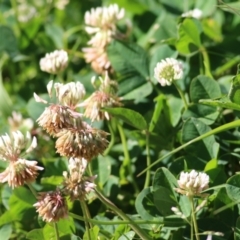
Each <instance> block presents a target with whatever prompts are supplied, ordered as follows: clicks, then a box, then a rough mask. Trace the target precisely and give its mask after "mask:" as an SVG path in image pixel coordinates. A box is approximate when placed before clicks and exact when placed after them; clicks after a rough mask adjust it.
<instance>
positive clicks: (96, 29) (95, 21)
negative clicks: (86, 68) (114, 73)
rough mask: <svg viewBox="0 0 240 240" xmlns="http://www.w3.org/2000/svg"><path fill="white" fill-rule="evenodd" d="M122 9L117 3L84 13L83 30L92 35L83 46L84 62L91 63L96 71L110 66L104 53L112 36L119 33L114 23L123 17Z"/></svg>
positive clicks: (101, 70) (101, 71)
mask: <svg viewBox="0 0 240 240" xmlns="http://www.w3.org/2000/svg"><path fill="white" fill-rule="evenodd" d="M124 14H125V11H124V9H120V8H119V7H118V5H117V4H112V5H110V6H109V7H97V8H95V9H94V8H92V9H91V10H90V11H87V12H86V13H85V16H84V19H85V24H86V25H87V26H86V27H85V30H86V32H87V33H88V34H90V35H92V38H91V39H90V41H88V45H90V47H87V48H83V49H82V51H83V52H84V56H85V59H86V62H88V63H91V66H92V68H93V69H94V70H95V71H96V72H97V73H103V72H104V71H105V70H107V69H109V68H110V62H109V60H108V57H107V54H106V47H107V45H108V44H109V43H110V42H111V41H112V39H113V38H114V37H116V36H117V35H119V33H118V31H117V28H116V24H117V22H118V21H119V20H121V19H122V18H123V17H124Z"/></svg>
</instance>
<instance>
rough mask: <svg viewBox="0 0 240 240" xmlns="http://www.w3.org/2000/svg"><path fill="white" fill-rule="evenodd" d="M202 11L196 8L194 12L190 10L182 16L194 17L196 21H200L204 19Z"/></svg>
mask: <svg viewBox="0 0 240 240" xmlns="http://www.w3.org/2000/svg"><path fill="white" fill-rule="evenodd" d="M202 14H203V13H202V10H200V9H198V8H195V9H193V10H190V11H188V12H185V13H183V14H182V15H181V16H182V17H192V18H196V19H200V18H201V17H202Z"/></svg>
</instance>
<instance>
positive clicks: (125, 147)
mask: <svg viewBox="0 0 240 240" xmlns="http://www.w3.org/2000/svg"><path fill="white" fill-rule="evenodd" d="M118 131H119V134H120V138H121V141H122V146H123V152H124V160H123V163H122V166H123V167H127V169H128V174H129V175H130V178H131V180H132V184H133V187H134V189H135V193H139V189H138V186H137V183H136V181H135V178H134V176H133V172H132V166H131V159H130V155H129V152H128V145H127V141H126V138H125V134H124V132H123V128H122V126H121V124H118Z"/></svg>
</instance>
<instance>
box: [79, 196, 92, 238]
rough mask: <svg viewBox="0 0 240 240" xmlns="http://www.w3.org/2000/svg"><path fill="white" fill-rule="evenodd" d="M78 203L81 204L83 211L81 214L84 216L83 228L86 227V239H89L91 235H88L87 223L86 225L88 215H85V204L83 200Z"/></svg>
mask: <svg viewBox="0 0 240 240" xmlns="http://www.w3.org/2000/svg"><path fill="white" fill-rule="evenodd" d="M80 204H81V208H82V212H83V216H84V219H85V220H84V222H85V228H86V231H87V235H88V239H91V236H90V231H89V225H88V221H87V219H88V217H87V213H86V208H85V207H86V205H84V202H83V201H80Z"/></svg>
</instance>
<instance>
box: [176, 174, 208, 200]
mask: <svg viewBox="0 0 240 240" xmlns="http://www.w3.org/2000/svg"><path fill="white" fill-rule="evenodd" d="M177 182H178V186H179V187H178V188H176V189H175V190H176V191H177V192H179V193H181V194H184V195H186V196H190V197H191V196H201V195H202V194H201V192H202V191H204V190H206V189H207V188H208V184H209V176H208V175H207V174H206V173H201V172H197V171H195V170H192V171H191V172H189V173H188V172H181V174H180V178H179V180H178V181H177Z"/></svg>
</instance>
